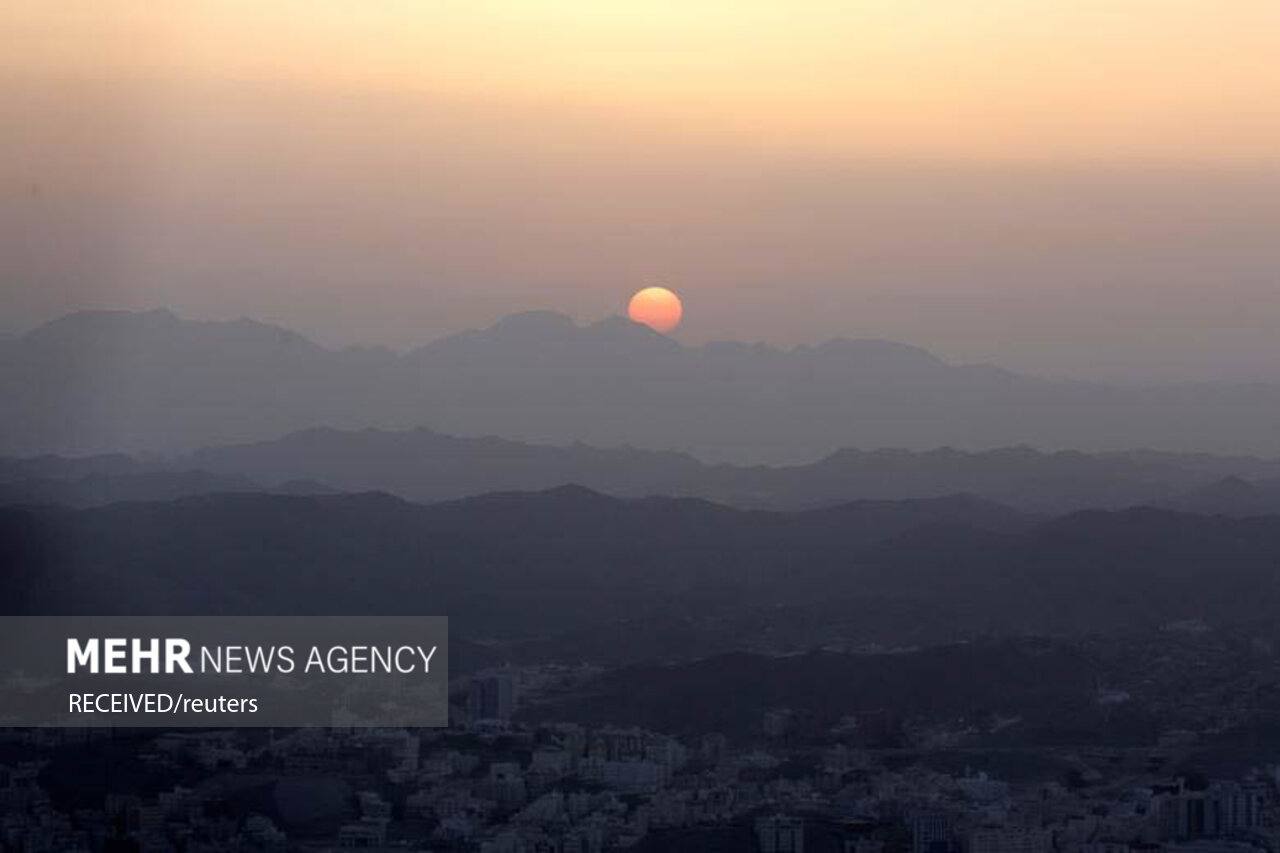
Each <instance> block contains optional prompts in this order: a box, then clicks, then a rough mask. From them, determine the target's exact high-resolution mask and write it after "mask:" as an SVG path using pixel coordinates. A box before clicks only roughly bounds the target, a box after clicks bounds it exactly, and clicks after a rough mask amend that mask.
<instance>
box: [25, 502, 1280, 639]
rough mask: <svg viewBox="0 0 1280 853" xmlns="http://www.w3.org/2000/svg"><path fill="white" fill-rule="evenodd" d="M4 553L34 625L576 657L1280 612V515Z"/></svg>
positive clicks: (607, 510)
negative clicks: (381, 616) (139, 619)
mask: <svg viewBox="0 0 1280 853" xmlns="http://www.w3.org/2000/svg"><path fill="white" fill-rule="evenodd" d="M0 543H3V549H4V554H3V564H4V565H5V566H6V567H8V569H7V572H6V575H5V577H4V580H3V589H0V600H3V602H4V607H5V608H7V610H8V611H9V612H12V613H55V612H81V613H99V612H108V613H109V612H117V613H206V612H213V613H223V612H240V613H422V612H439V613H448V614H449V615H450V618H451V619H452V620H453V624H452V628H453V631H454V633H455V635H456V636H458V637H459V638H472V639H475V638H480V637H487V638H499V639H500V640H501V641H502V642H505V643H512V644H516V645H520V644H524V645H525V646H528V647H530V648H532V647H533V646H538V647H539V649H540V651H539V655H540V656H545V657H557V658H570V659H581V658H594V657H605V658H617V659H628V658H643V657H646V656H650V655H651V654H652V653H654V652H655V650H660V651H661V654H663V655H667V654H671V655H679V654H691V653H696V654H709V653H712V652H714V651H715V650H716V649H720V648H734V647H748V648H762V647H763V648H768V647H769V645H770V644H774V643H776V644H778V645H779V646H781V647H791V646H794V645H797V644H800V645H802V644H806V643H817V642H828V641H832V640H834V639H839V640H841V641H848V642H855V641H856V642H924V641H932V640H946V639H954V638H956V637H963V636H970V635H973V634H989V633H1011V632H1012V633H1028V632H1029V633H1046V632H1048V633H1080V632H1093V631H1116V630H1121V631H1123V630H1129V629H1137V628H1149V627H1153V626H1158V625H1162V624H1165V623H1167V622H1171V621H1177V620H1185V619H1205V620H1207V621H1209V622H1215V623H1237V622H1247V621H1250V620H1256V619H1268V618H1270V617H1272V616H1273V615H1274V613H1275V612H1277V606H1280V575H1278V574H1277V573H1276V571H1275V567H1276V566H1277V565H1280V519H1277V518H1255V519H1231V518H1226V517H1206V516H1195V515H1185V514H1179V513H1174V512H1169V511H1163V510H1154V509H1146V510H1130V511H1126V512H1119V513H1115V512H1098V511H1093V512H1085V513H1079V514H1075V515H1070V516H1067V517H1064V518H1060V519H1056V520H1050V521H1044V520H1040V519H1038V518H1036V517H1033V516H1027V515H1023V514H1021V513H1018V512H1015V511H1013V510H1009V509H1006V508H1003V507H1000V506H998V505H994V504H990V503H987V502H984V501H981V500H979V499H976V498H966V497H955V498H947V499H938V500H929V501H905V502H860V503H852V504H847V505H843V506H838V507H832V508H828V509H823V510H814V511H809V512H800V513H774V512H764V511H743V510H734V509H729V508H726V507H723V506H718V505H714V504H710V503H706V502H702V501H697V500H673V499H646V500H634V501H624V500H618V499H614V498H608V497H604V496H602V495H599V494H596V493H594V492H591V491H588V490H586V489H583V488H579V487H564V488H559V489H555V490H552V491H549V492H544V493H536V494H498V495H489V496H485V497H481V498H475V499H470V500H464V501H458V502H452V503H444V504H437V505H430V506H425V505H417V504H410V503H406V502H403V501H401V500H398V499H396V498H392V497H389V496H386V495H378V494H364V495H340V496H330V497H283V496H271V495H254V494H246V495H215V496H205V497H197V498H189V499H184V500H179V501H175V502H172V503H139V504H116V505H112V506H108V507H104V508H97V509H87V510H69V509H46V510H31V509H9V510H0ZM681 626H683V627H681ZM606 629H607V630H606ZM597 631H603V632H604V635H605V636H607V637H609V638H611V639H609V640H607V641H606V642H604V643H599V642H595V641H592V640H591V638H592V637H597V639H598V635H596V634H594V633H593V632H597ZM681 636H685V637H687V639H688V643H687V645H685V644H683V643H680V642H673V641H672V638H678V637H681ZM664 644H665V645H664ZM682 646H684V647H682Z"/></svg>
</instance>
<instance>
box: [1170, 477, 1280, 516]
mask: <svg viewBox="0 0 1280 853" xmlns="http://www.w3.org/2000/svg"><path fill="white" fill-rule="evenodd" d="M1163 505H1164V506H1167V507H1169V508H1171V509H1177V510H1182V511H1183V512H1198V513H1204V514H1219V515H1234V516H1241V517H1247V516H1251V515H1280V479H1268V480H1245V479H1243V478H1241V477H1237V476H1231V477H1226V478H1224V479H1222V480H1219V481H1218V482H1216V483H1211V484H1209V485H1207V486H1203V487H1201V488H1198V489H1193V490H1191V491H1189V492H1187V493H1186V494H1182V495H1178V496H1177V497H1175V498H1173V499H1171V500H1169V501H1166V502H1164V504H1163Z"/></svg>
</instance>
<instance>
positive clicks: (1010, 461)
mask: <svg viewBox="0 0 1280 853" xmlns="http://www.w3.org/2000/svg"><path fill="white" fill-rule="evenodd" d="M178 464H179V465H180V466H182V467H188V468H196V469H201V470H206V471H210V472H215V473H219V474H226V475H234V476H241V477H247V478H251V479H253V480H256V481H258V482H261V483H267V484H276V483H280V482H284V481H287V480H294V479H303V478H310V479H315V480H318V481H320V482H323V483H325V484H327V485H329V486H332V487H335V488H339V489H342V490H343V491H385V492H389V493H391V494H395V495H398V496H400V497H403V498H406V499H408V500H415V501H438V500H448V499H453V498H459V497H466V496H468V495H476V494H483V493H485V492H494V491H508V490H537V489H547V488H551V487H554V486H558V485H563V484H566V483H578V484H581V485H585V486H588V487H590V488H592V489H595V490H597V491H601V492H605V493H607V494H611V495H615V496H619V497H644V496H648V495H668V496H683V497H700V498H705V499H708V500H712V501H716V502H718V503H725V504H730V505H733V506H740V507H764V508H775V509H806V508H813V507H819V506H825V505H829V504H833V503H840V502H845V501H852V500H859V499H872V500H898V499H905V498H931V497H943V496H946V495H953V494H957V493H961V492H963V493H969V494H973V495H977V496H980V497H983V498H987V499H989V500H993V501H996V502H999V503H1004V504H1008V505H1010V506H1016V507H1019V508H1021V509H1027V510H1032V511H1037V512H1053V513H1056V512H1066V511H1070V510H1074V509H1083V508H1123V507H1128V506H1135V505H1139V504H1155V503H1165V502H1168V501H1170V500H1172V499H1173V498H1174V497H1175V496H1177V495H1179V494H1181V493H1184V492H1188V491H1190V490H1193V489H1199V488H1202V487H1205V486H1208V485H1210V484H1212V483H1215V482H1217V481H1218V480H1219V479H1221V478H1222V477H1224V476H1247V477H1250V478H1265V477H1269V476H1275V475H1280V462H1276V461H1268V460H1261V459H1256V458H1250V457H1215V456H1205V455H1197V454H1168V453H1165V454H1160V453H1151V452H1137V453H1105V454H1085V453H1078V452H1060V453H1042V452H1038V451H1035V450H1032V449H1029V448H1006V449H1001V450H992V451H985V452H977V453H971V452H965V451H960V450H955V449H951V448H942V449H938V450H931V451H921V452H915V451H907V450H876V451H861V450H841V451H838V452H836V453H834V454H831V455H830V456H827V457H825V458H823V459H821V460H819V461H817V462H814V463H810V464H807V465H794V466H763V465H757V466H732V465H725V464H721V465H706V464H703V463H701V462H699V461H697V460H696V459H694V458H693V457H691V456H688V455H685V454H679V453H659V452H653V451H645V450H637V449H634V448H613V449H601V448H596V447H591V446H588V445H583V444H576V445H570V446H563V447H555V446H542V445H531V444H526V443H522V442H513V441H507V440H504V439H499V438H493V437H487V438H459V437H455V436H448V435H443V434H440V433H436V432H432V431H430V430H426V429H421V428H419V429H415V430H409V431H400V432H388V431H382V430H371V429H366V430H353V431H341V430H333V429H312V430H305V431H301V432H298V433H294V434H291V435H288V436H285V437H283V438H281V439H277V440H274V441H268V442H259V443H253V444H246V445H227V446H222V447H213V448H206V449H202V450H199V451H197V452H196V453H194V454H191V455H190V456H186V457H183V458H181V459H180V460H178ZM1174 506H1177V505H1176V504H1174ZM1185 508H1186V509H1188V510H1194V509H1195V507H1194V506H1191V505H1187V506H1186V507H1185ZM1215 511H1227V510H1215Z"/></svg>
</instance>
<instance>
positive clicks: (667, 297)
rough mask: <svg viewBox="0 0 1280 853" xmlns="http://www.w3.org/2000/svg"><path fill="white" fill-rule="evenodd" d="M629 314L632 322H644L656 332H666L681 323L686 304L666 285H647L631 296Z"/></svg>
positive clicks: (628, 307)
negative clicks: (682, 303)
mask: <svg viewBox="0 0 1280 853" xmlns="http://www.w3.org/2000/svg"><path fill="white" fill-rule="evenodd" d="M627 315H628V316H630V317H631V320H632V322H635V323H644V324H645V325H646V326H648V327H649V328H651V329H653V330H654V331H655V332H662V333H663V334H666V333H667V332H669V331H671V330H672V329H674V328H675V327H676V326H679V325H680V318H681V317H683V316H684V306H683V305H681V304H680V297H679V296H676V295H675V294H674V293H672V292H671V291H670V290H667V289H666V288H665V287H646V288H645V289H644V290H639V291H636V295H635V296H633V297H631V304H630V305H628V306H627Z"/></svg>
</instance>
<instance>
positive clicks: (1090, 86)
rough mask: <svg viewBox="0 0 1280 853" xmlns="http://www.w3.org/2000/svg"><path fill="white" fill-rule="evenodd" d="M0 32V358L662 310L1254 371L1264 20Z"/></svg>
mask: <svg viewBox="0 0 1280 853" xmlns="http://www.w3.org/2000/svg"><path fill="white" fill-rule="evenodd" d="M0 15H3V17H4V19H5V23H4V25H3V27H2V28H0V40H2V41H0V45H2V49H0V119H3V121H4V126H5V127H6V128H8V130H6V132H5V133H4V134H3V138H0V177H3V185H2V187H0V226H2V227H3V232H2V233H0V275H2V276H3V280H4V282H5V284H4V289H3V296H2V297H0V318H2V325H0V331H5V332H16V331H20V330H21V329H23V328H26V327H27V326H29V325H31V324H33V323H35V322H39V321H41V320H43V319H47V318H49V317H51V316H54V315H56V314H58V313H62V312H63V311H66V310H72V309H74V308H78V307H125V308H134V307H138V308H141V307H151V306H154V305H158V304H166V305H169V306H170V307H172V308H174V309H175V310H177V311H179V312H181V313H185V314H188V315H191V316H196V317H209V318H218V317H235V316H239V315H241V314H249V315H253V316H259V317H266V318H271V319H275V320H278V321H280V322H282V323H285V324H287V325H290V326H293V327H295V328H298V329H300V330H301V331H304V332H307V333H309V334H313V335H315V336H316V337H317V338H319V339H320V340H322V341H325V342H328V343H348V342H353V341H365V342H385V343H389V344H393V345H400V346H403V345H408V344H410V343H415V342H420V341H423V340H427V339H430V338H432V337H435V336H438V335H439V334H443V333H447V332H449V331H452V330H455V329H457V328H459V327H463V326H467V325H477V324H484V323H487V322H490V321H492V320H494V319H496V318H497V317H499V316H501V315H503V314H506V313H510V312H511V311H515V310H520V309H525V308H556V309H560V310H564V311H566V312H567V313H570V314H573V315H575V316H577V317H579V318H580V319H582V320H589V319H593V318H596V317H599V316H602V315H603V314H606V313H616V312H621V311H623V310H624V309H625V305H626V299H627V298H628V297H629V295H630V294H631V293H632V292H633V291H635V290H636V289H637V288H638V287H642V286H646V285H650V284H664V285H667V286H670V287H672V288H673V289H675V290H677V291H678V292H680V293H681V295H682V296H683V297H684V298H685V305H686V319H685V323H684V325H683V326H682V327H681V332H680V334H681V335H682V337H685V338H686V339H687V340H690V341H694V342H696V341H698V340H702V339H706V338H709V337H734V338H744V339H766V340H773V341H776V342H779V343H794V342H798V341H808V340H813V339H816V338H822V337H828V336H831V335H836V334H848V335H860V336H876V337H894V338H900V339H906V340H911V341H914V342H917V343H921V344H923V345H926V346H931V347H934V348H936V349H938V350H939V351H940V352H942V353H943V354H944V355H949V356H952V357H956V358H960V359H991V360H997V361H1002V362H1005V363H1008V364H1010V365H1012V366H1020V367H1025V368H1027V369H1035V370H1039V371H1042V372H1058V373H1070V374H1074V375H1099V376H1101V375H1108V376H1111V375H1114V376H1122V375H1134V376H1157V375H1160V376H1165V375H1169V374H1171V373H1176V374H1177V375H1186V376H1189V377H1192V378H1201V377H1200V376H1199V375H1197V373H1198V374H1201V375H1203V376H1206V377H1207V376H1210V375H1214V376H1216V375H1218V374H1223V375H1230V376H1238V377H1241V378H1256V376H1257V375H1260V374H1259V371H1260V370H1262V369H1263V368H1264V367H1265V368H1266V369H1268V370H1269V369H1270V367H1269V366H1268V365H1266V362H1267V361H1268V360H1270V361H1272V362H1274V361H1275V359H1276V358H1278V357H1280V345H1277V344H1274V343H1273V339H1275V338H1276V337H1277V332H1280V295H1277V294H1278V293H1280V287H1278V286H1277V285H1280V281H1277V278H1280V249H1278V248H1277V241H1276V239H1275V236H1274V235H1275V233H1276V232H1277V229H1278V228H1280V200H1278V194H1277V192H1276V190H1277V189H1280V187H1278V186H1277V185H1278V184H1280V164H1277V162H1276V158H1277V154H1276V152H1278V151H1280V61H1278V60H1277V59H1276V58H1275V47H1276V38H1277V34H1278V33H1280V4H1276V3H1274V2H1264V0H1216V2H1210V0H1118V1H1117V0H1112V2H1101V1H1100V0H1097V1H1095V0H1075V2H1050V1H1049V0H1039V1H1037V0H981V1H980V2H979V0H965V1H964V2H962V0H896V1H895V2H892V3H888V2H858V0H841V1H840V2H834V0H832V2H828V0H807V2H802V3H795V2H788V3H784V2H760V0H737V2H708V0H703V2H699V0H684V2H663V1H662V0H648V2H570V0H542V2H539V0H494V2H488V1H487V0H470V1H469V2H408V0H405V1H404V2H379V1H378V0H365V2H328V1H327V0H309V2H302V0H298V1H297V2H289V0H275V2H269V3H262V2H235V0H223V1H222V2H196V0H187V2H182V3H174V4H155V3H141V2H138V3H134V2H127V0H109V2H57V0H54V2H47V3H22V2H16V3H15V2H14V0H0ZM15 131H16V132H15ZM357 293H358V294H360V296H359V298H358V299H356V298H355V294H357ZM1224 294H1226V295H1228V296H1227V298H1223V297H1224ZM339 303H345V304H339Z"/></svg>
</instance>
